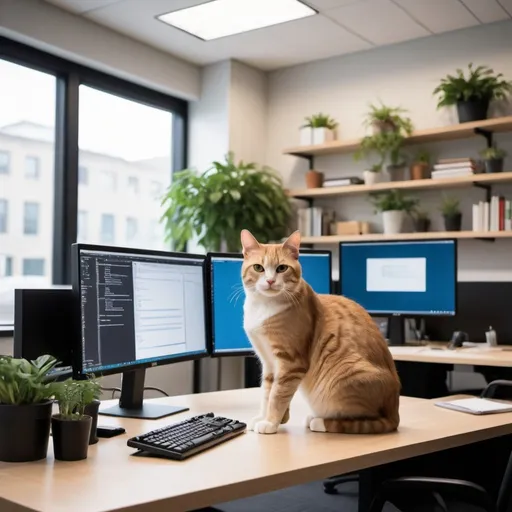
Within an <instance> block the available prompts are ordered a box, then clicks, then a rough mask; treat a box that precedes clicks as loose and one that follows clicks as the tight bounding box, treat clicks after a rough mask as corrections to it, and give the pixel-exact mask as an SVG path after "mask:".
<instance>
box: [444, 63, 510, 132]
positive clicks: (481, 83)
mask: <svg viewBox="0 0 512 512" xmlns="http://www.w3.org/2000/svg"><path fill="white" fill-rule="evenodd" d="M511 91H512V82H509V81H507V80H504V79H503V74H502V73H498V74H495V73H494V70H492V69H491V68H489V67H488V66H477V67H473V64H472V63H470V64H469V65H468V74H467V76H466V75H465V73H464V71H463V70H462V69H457V70H456V72H455V75H447V76H446V77H445V78H442V79H441V83H440V84H439V85H438V86H437V87H436V88H435V89H434V95H438V104H437V108H441V107H446V106H450V105H456V106H457V113H458V116H459V122H460V123H466V122H469V121H479V120H481V119H487V111H488V109H489V104H490V102H491V101H493V100H501V99H505V98H506V97H507V94H509V93H510V92H511Z"/></svg>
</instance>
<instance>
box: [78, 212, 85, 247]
mask: <svg viewBox="0 0 512 512" xmlns="http://www.w3.org/2000/svg"><path fill="white" fill-rule="evenodd" d="M77 227H78V233H77V239H78V241H79V242H83V241H85V240H87V230H88V226H87V212H84V211H83V210H80V211H79V212H78V226H77Z"/></svg>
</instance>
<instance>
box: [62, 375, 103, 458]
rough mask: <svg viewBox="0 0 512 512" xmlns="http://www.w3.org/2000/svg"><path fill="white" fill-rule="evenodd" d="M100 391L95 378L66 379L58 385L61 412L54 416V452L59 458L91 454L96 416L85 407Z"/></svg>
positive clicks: (85, 456) (84, 456)
mask: <svg viewBox="0 0 512 512" xmlns="http://www.w3.org/2000/svg"><path fill="white" fill-rule="evenodd" d="M98 394H99V385H98V383H97V381H95V380H79V381H77V380H72V379H69V380H66V381H64V382H59V383H57V384H56V385H55V398H56V399H57V401H58V404H59V414H56V415H55V416H53V417H52V437H53V452H54V455H55V459H57V460H68V461H71V460H83V459H86V458H87V452H88V448H89V440H90V434H91V425H92V418H91V417H90V416H88V415H87V414H85V408H86V407H87V405H89V404H91V403H92V402H93V401H94V400H95V399H96V398H97V396H98Z"/></svg>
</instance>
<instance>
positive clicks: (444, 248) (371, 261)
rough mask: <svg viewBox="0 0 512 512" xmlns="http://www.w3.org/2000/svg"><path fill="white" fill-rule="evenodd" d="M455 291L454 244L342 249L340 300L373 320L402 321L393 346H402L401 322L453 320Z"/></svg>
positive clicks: (361, 245) (376, 244)
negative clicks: (357, 306)
mask: <svg viewBox="0 0 512 512" xmlns="http://www.w3.org/2000/svg"><path fill="white" fill-rule="evenodd" d="M456 289H457V243H456V241H455V240H428V241H410V242H407V241H396V242H347V243H341V244H340V293H341V295H343V296H345V297H347V298H349V299H352V300H354V301H356V302H357V303H359V304H360V305H361V306H363V307H364V308H365V309H366V310H367V311H368V312H369V313H370V314H372V315H375V316H390V317H391V318H394V317H397V318H398V322H397V321H393V320H391V319H390V325H391V324H392V323H393V324H395V325H400V326H401V327H397V328H398V330H399V332H397V333H396V336H395V339H394V340H393V342H392V343H393V344H402V343H403V319H400V317H407V316H426V315H429V316H430V315H432V316H454V315H455V314H456V309H457V308H456V302H457V300H456ZM395 342H396V343H395Z"/></svg>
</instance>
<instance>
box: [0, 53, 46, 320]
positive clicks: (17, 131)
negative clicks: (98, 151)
mask: <svg viewBox="0 0 512 512" xmlns="http://www.w3.org/2000/svg"><path fill="white" fill-rule="evenodd" d="M55 98H56V79H55V77H54V76H52V75H49V74H46V73H41V72H40V71H35V70H33V69H31V68H28V67H26V66H21V65H18V64H13V63H12V62H8V61H6V60H3V59H0V325H12V323H13V318H14V305H13V304H14V289H15V288H22V287H36V286H47V285H50V284H51V282H52V275H51V269H52V264H51V262H52V257H53V210H54V158H55V111H56V109H55V105H56V101H55ZM29 157H30V159H29ZM43 170H44V172H42V171H43ZM29 178H30V179H29ZM27 205H38V206H37V207H36V206H27ZM27 232H28V233H27ZM25 233H27V234H25ZM24 260H27V261H29V262H30V261H32V260H34V261H37V262H39V263H37V264H35V265H36V267H37V268H36V267H31V265H32V264H31V263H28V264H27V265H28V269H27V268H26V266H25V263H24ZM25 270H30V272H25ZM36 271H37V272H36Z"/></svg>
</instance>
